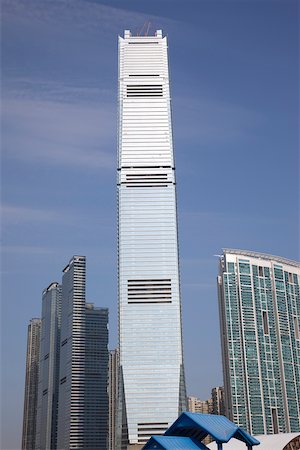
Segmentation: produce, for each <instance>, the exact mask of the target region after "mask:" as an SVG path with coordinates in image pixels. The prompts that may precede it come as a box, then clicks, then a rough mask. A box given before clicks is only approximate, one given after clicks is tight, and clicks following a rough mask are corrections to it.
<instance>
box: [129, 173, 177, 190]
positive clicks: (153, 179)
mask: <svg viewBox="0 0 300 450" xmlns="http://www.w3.org/2000/svg"><path fill="white" fill-rule="evenodd" d="M172 183H173V182H172V181H169V180H168V174H167V173H147V174H146V173H145V174H143V173H141V174H140V173H139V174H129V175H126V181H123V182H122V183H121V184H124V185H126V186H127V187H167V186H168V184H172Z"/></svg>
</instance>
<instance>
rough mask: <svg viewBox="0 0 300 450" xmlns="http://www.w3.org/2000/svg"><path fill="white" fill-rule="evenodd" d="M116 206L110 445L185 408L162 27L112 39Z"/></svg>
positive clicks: (140, 438) (148, 431)
mask: <svg viewBox="0 0 300 450" xmlns="http://www.w3.org/2000/svg"><path fill="white" fill-rule="evenodd" d="M118 207H119V214H118V217H119V223H118V233H119V235H118V258H119V264H118V266H119V289H118V292H119V348H120V378H119V379H120V390H119V392H120V409H119V412H118V414H119V415H120V416H121V415H122V416H123V419H122V424H123V430H122V431H123V433H122V437H123V438H122V442H120V439H119V441H118V443H117V448H119V447H120V446H121V445H122V448H127V445H128V446H130V445H131V446H132V448H140V447H141V446H142V444H143V443H145V442H147V440H148V439H149V437H150V436H151V435H152V434H162V433H163V432H164V431H165V429H166V428H168V426H169V425H170V424H171V423H172V422H173V421H174V420H175V419H176V418H177V417H178V414H180V413H181V411H183V410H185V409H186V393H185V380H184V368H183V352H182V331H181V306H180V286H179V267H178V240H177V217H176V216H177V213H176V187H175V163H174V156H173V143H172V124H171V107H170V90H169V70H168V50H167V39H166V37H163V36H162V31H161V30H158V31H156V33H155V35H154V36H133V35H132V34H131V32H130V31H128V30H127V31H125V34H124V38H121V37H120V38H119V151H118ZM121 407H122V411H121ZM121 413H122V414H121ZM119 420H120V419H119ZM118 430H119V433H118V436H119V438H120V432H121V426H118ZM130 448H131V447H130Z"/></svg>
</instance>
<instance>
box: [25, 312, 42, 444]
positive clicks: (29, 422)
mask: <svg viewBox="0 0 300 450" xmlns="http://www.w3.org/2000/svg"><path fill="white" fill-rule="evenodd" d="M40 331H41V319H31V320H30V322H29V325H28V333H27V354H26V378H25V395H24V413H23V432H22V450H33V449H34V448H35V439H36V415H37V399H38V379H39V359H40Z"/></svg>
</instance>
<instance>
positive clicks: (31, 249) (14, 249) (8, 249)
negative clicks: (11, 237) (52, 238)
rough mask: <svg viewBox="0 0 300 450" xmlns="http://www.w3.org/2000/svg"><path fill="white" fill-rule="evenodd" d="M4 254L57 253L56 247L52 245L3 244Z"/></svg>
mask: <svg viewBox="0 0 300 450" xmlns="http://www.w3.org/2000/svg"><path fill="white" fill-rule="evenodd" d="M1 250H2V252H3V254H21V255H43V254H45V255H50V254H53V253H56V249H53V248H50V247H39V246H33V245H3V246H2V247H1Z"/></svg>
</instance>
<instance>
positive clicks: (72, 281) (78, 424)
mask: <svg viewBox="0 0 300 450" xmlns="http://www.w3.org/2000/svg"><path fill="white" fill-rule="evenodd" d="M85 271H86V261H85V257H84V256H74V257H73V258H72V259H71V260H70V262H69V264H68V265H67V266H66V267H65V268H64V269H63V278H62V305H61V314H62V324H61V343H60V371H59V405H58V433H57V447H58V448H59V449H60V450H63V449H64V450H69V449H72V448H74V449H79V448H84V442H85V436H84V433H83V430H84V425H85V398H84V395H85V350H86V348H85V312H86V311H85Z"/></svg>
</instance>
